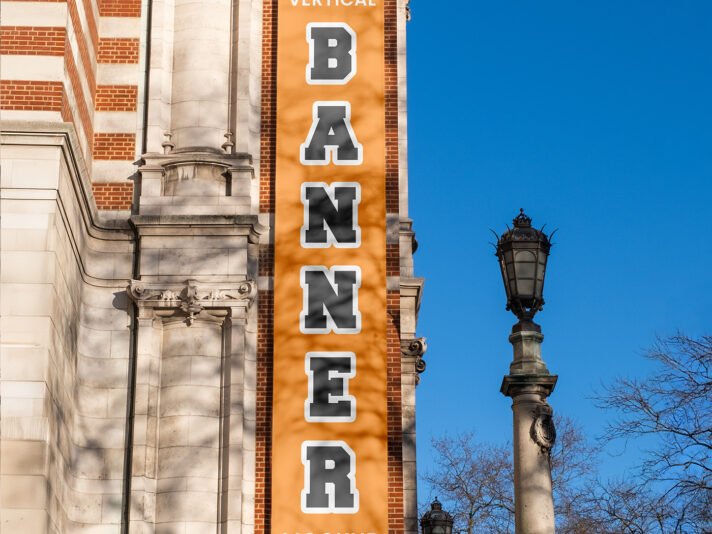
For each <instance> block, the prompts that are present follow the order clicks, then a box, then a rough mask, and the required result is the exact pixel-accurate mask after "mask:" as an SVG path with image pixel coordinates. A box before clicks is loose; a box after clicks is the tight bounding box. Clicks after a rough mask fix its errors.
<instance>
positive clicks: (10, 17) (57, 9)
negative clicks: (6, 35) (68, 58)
mask: <svg viewBox="0 0 712 534" xmlns="http://www.w3.org/2000/svg"><path fill="white" fill-rule="evenodd" d="M0 11H2V24H3V26H41V27H43V28H46V27H51V26H65V25H66V24H67V4H66V3H64V2H61V3H60V2H0Z"/></svg>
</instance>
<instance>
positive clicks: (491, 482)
mask: <svg viewBox="0 0 712 534" xmlns="http://www.w3.org/2000/svg"><path fill="white" fill-rule="evenodd" d="M433 448H434V449H435V453H436V460H435V461H436V468H435V470H434V471H433V472H431V473H428V474H426V475H425V477H424V479H425V480H426V481H427V482H428V483H429V484H430V487H431V488H432V489H433V490H434V491H435V493H436V494H437V496H438V497H439V498H440V499H441V500H442V501H443V502H444V503H446V508H447V510H448V511H449V512H450V513H451V514H452V515H453V518H454V520H455V532H460V531H465V532H467V534H479V533H482V534H484V533H492V534H508V533H509V532H512V530H513V525H514V495H513V491H512V488H513V481H514V473H513V471H512V455H511V453H510V450H509V449H510V448H509V447H505V446H501V445H492V444H486V443H479V442H477V441H475V438H474V435H473V434H471V433H466V434H460V435H457V436H455V437H448V436H445V437H442V438H438V439H435V440H433Z"/></svg>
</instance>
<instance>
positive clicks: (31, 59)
mask: <svg viewBox="0 0 712 534" xmlns="http://www.w3.org/2000/svg"><path fill="white" fill-rule="evenodd" d="M3 17H4V13H3ZM3 22H4V20H3ZM0 71H1V72H2V79H3V80H32V81H49V82H61V81H62V80H64V57H62V56H8V55H4V56H0Z"/></svg>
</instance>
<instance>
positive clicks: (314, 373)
mask: <svg viewBox="0 0 712 534" xmlns="http://www.w3.org/2000/svg"><path fill="white" fill-rule="evenodd" d="M307 42H308V43H309V64H308V65H307V69H306V78H307V83H308V84H309V85H344V84H346V83H348V81H349V80H351V79H352V78H353V77H354V75H355V74H356V65H357V63H356V33H355V32H354V31H353V30H352V29H351V28H350V27H349V26H348V25H347V24H345V23H340V22H339V23H333V22H331V23H310V24H308V25H307ZM299 160H300V162H301V163H302V165H328V164H329V163H332V164H334V165H361V163H362V162H363V147H362V146H361V145H360V144H359V142H358V140H357V139H356V134H355V133H354V130H353V128H352V126H351V104H350V103H349V102H345V101H316V102H314V104H313V107H312V125H311V128H310V130H309V134H308V135H307V138H306V141H305V142H304V143H303V144H302V145H301V153H300V158H299ZM301 200H302V203H303V204H304V225H303V226H302V230H301V245H302V246H303V247H306V248H327V247H335V248H357V247H359V246H360V245H361V229H360V228H359V226H358V207H359V203H360V202H361V186H360V185H359V184H358V183H356V182H334V183H333V184H327V183H324V182H319V183H316V182H308V183H304V184H302V193H301ZM300 285H301V287H302V291H303V308H302V312H301V314H300V320H299V323H300V330H301V331H302V333H304V334H327V333H330V332H334V333H336V334H358V333H359V332H361V313H360V312H359V309H358V290H359V287H360V286H361V269H360V268H359V267H358V266H355V265H336V266H333V267H330V268H326V267H324V266H321V265H309V266H304V267H302V268H301V276H300ZM356 359H357V356H356V354H354V353H353V352H309V353H307V355H306V364H305V371H306V373H307V374H308V375H309V382H308V392H307V400H306V402H305V405H304V417H305V418H306V420H307V421H308V422H310V423H324V422H332V423H350V422H353V421H354V420H355V419H356V399H355V398H354V397H353V396H351V395H349V394H348V391H349V390H348V384H349V379H350V378H353V377H354V376H355V374H356ZM302 463H303V464H304V489H303V490H302V503H301V507H302V512H304V513H307V514H324V513H340V514H353V513H356V512H358V509H359V492H358V489H357V488H356V481H355V475H356V455H355V454H354V452H353V450H352V449H351V448H350V447H349V446H348V444H346V443H345V442H344V441H341V440H332V441H325V440H322V441H304V442H303V443H302Z"/></svg>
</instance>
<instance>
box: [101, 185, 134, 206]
mask: <svg viewBox="0 0 712 534" xmlns="http://www.w3.org/2000/svg"><path fill="white" fill-rule="evenodd" d="M91 187H92V190H93V191H94V200H96V206H97V207H98V208H99V209H100V210H128V209H131V202H132V200H133V183H132V182H121V183H96V182H95V183H93V184H91Z"/></svg>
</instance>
